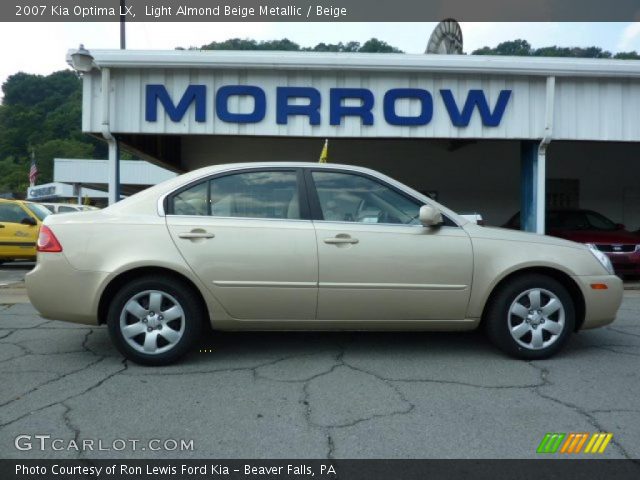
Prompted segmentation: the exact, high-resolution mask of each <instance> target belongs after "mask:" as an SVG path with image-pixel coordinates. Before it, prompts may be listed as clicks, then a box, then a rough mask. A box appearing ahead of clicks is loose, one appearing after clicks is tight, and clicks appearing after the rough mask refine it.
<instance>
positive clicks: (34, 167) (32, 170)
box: [29, 152, 38, 187]
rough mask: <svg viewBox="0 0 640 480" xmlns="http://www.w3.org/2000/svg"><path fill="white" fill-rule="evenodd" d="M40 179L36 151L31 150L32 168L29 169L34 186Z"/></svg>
mask: <svg viewBox="0 0 640 480" xmlns="http://www.w3.org/2000/svg"><path fill="white" fill-rule="evenodd" d="M36 180H38V166H37V165H36V155H35V152H31V168H30V169H29V183H30V184H31V186H32V187H33V186H34V185H35V184H36Z"/></svg>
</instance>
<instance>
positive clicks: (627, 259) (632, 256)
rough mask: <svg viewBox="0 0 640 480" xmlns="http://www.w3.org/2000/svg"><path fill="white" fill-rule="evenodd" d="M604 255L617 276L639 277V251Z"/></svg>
mask: <svg viewBox="0 0 640 480" xmlns="http://www.w3.org/2000/svg"><path fill="white" fill-rule="evenodd" d="M605 253H606V254H607V256H608V257H609V260H611V263H612V264H613V269H614V270H615V272H616V273H617V274H618V275H640V250H636V251H635V252H630V253H610V252H605Z"/></svg>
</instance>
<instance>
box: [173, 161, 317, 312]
mask: <svg viewBox="0 0 640 480" xmlns="http://www.w3.org/2000/svg"><path fill="white" fill-rule="evenodd" d="M303 183H304V180H303V176H302V172H301V171H299V170H297V169H294V168H289V169H287V168H284V169H276V168H272V169H251V170H244V171H235V172H232V173H224V174H219V175H217V176H214V177H212V178H210V179H207V180H205V181H200V182H199V183H196V184H194V185H190V186H189V187H188V188H186V189H183V190H182V191H179V192H176V193H175V194H173V195H172V196H171V197H169V199H168V203H169V204H168V213H167V225H168V228H169V231H170V233H171V236H172V238H173V240H174V242H175V244H176V245H177V246H178V249H179V250H180V252H181V254H182V255H183V257H184V258H185V260H186V262H187V263H188V264H189V266H190V267H191V269H192V270H193V271H194V272H195V274H196V275H198V277H199V278H200V279H201V280H202V282H203V283H205V284H206V285H207V287H208V288H209V290H210V291H211V293H212V294H213V295H214V296H215V298H216V299H217V300H218V301H219V302H220V303H221V304H222V305H223V307H224V308H225V309H226V310H227V312H228V313H229V315H231V316H232V317H234V318H237V319H245V320H267V319H269V320H313V319H315V314H316V305H317V284H318V258H317V249H316V240H315V232H314V228H313V224H312V222H311V220H310V217H309V207H308V203H307V199H306V192H305V191H304V188H303Z"/></svg>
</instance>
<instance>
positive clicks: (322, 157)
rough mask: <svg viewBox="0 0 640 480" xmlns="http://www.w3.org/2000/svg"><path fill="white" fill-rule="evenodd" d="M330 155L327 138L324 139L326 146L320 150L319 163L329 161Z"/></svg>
mask: <svg viewBox="0 0 640 480" xmlns="http://www.w3.org/2000/svg"><path fill="white" fill-rule="evenodd" d="M328 157H329V139H328V138H326V139H325V140H324V147H322V152H320V160H319V163H327V158H328Z"/></svg>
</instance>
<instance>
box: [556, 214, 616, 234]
mask: <svg viewBox="0 0 640 480" xmlns="http://www.w3.org/2000/svg"><path fill="white" fill-rule="evenodd" d="M548 226H549V228H552V229H558V230H600V231H607V232H612V231H614V230H617V229H618V227H617V226H616V224H615V223H613V222H612V221H611V220H609V219H608V218H607V217H605V216H604V215H601V214H599V213H596V212H590V211H576V212H553V213H550V214H549V218H548Z"/></svg>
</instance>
